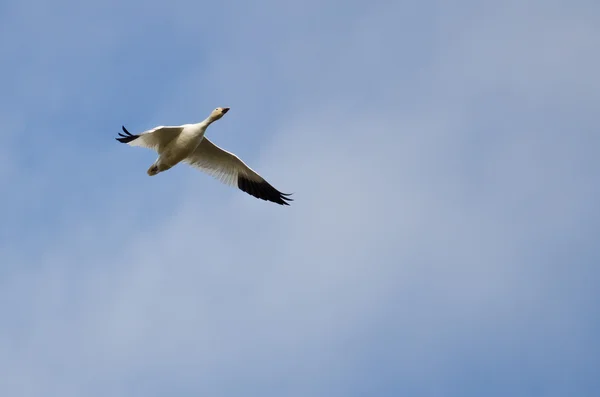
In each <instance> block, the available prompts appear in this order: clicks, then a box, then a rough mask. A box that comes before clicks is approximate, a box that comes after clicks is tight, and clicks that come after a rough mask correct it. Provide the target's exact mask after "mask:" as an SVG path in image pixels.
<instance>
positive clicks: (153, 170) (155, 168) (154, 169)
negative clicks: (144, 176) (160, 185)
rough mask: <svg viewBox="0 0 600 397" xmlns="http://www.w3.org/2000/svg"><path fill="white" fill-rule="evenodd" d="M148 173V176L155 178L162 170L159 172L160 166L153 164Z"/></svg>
mask: <svg viewBox="0 0 600 397" xmlns="http://www.w3.org/2000/svg"><path fill="white" fill-rule="evenodd" d="M147 172H148V175H149V176H154V175H156V174H158V173H159V172H160V170H159V168H158V165H157V164H152V165H151V166H150V168H148V171H147Z"/></svg>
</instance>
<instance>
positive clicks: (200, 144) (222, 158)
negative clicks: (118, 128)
mask: <svg viewBox="0 0 600 397" xmlns="http://www.w3.org/2000/svg"><path fill="white" fill-rule="evenodd" d="M228 111H229V108H216V109H215V110H214V111H213V112H212V113H211V114H210V116H208V117H207V118H206V119H204V120H203V121H201V122H200V123H196V124H184V125H180V126H159V127H155V128H153V129H151V130H148V131H144V132H142V133H141V134H139V135H133V134H131V133H130V132H129V131H127V129H126V128H125V127H124V126H123V132H124V133H125V134H119V135H120V136H121V138H116V139H117V140H118V141H119V142H122V143H126V144H129V145H130V146H141V147H145V148H148V149H152V150H155V151H156V152H157V153H158V158H157V159H156V161H155V162H154V164H152V165H151V166H150V168H148V171H147V172H148V175H150V176H154V175H156V174H159V173H161V172H164V171H167V170H168V169H170V168H173V167H174V166H175V165H177V164H179V163H180V162H182V161H183V162H186V163H188V164H189V165H191V166H194V167H196V168H198V169H200V170H201V171H204V172H206V173H208V174H210V175H212V176H214V177H216V178H218V179H220V180H221V181H222V182H224V183H226V184H229V185H232V186H236V187H238V188H239V189H240V190H242V191H244V192H246V193H248V194H250V195H252V196H254V197H256V198H260V199H262V200H267V201H272V202H274V203H277V204H281V205H289V204H288V203H287V201H292V199H291V198H289V197H288V196H289V194H285V193H281V192H280V191H278V190H277V189H275V188H274V187H273V186H271V185H270V184H269V183H268V182H267V181H266V180H264V179H263V178H262V177H261V176H260V175H259V174H257V173H256V172H255V171H254V170H252V169H251V168H250V167H248V166H247V165H246V164H245V163H244V162H243V161H242V160H240V158H239V157H237V156H236V155H234V154H233V153H229V152H228V151H226V150H223V149H221V148H220V147H218V146H217V145H215V144H214V143H212V142H211V141H209V140H208V138H205V137H204V134H205V133H206V129H207V128H208V126H209V125H210V124H212V123H213V122H214V121H216V120H219V119H220V118H221V117H223V115H224V114H225V113H227V112H228Z"/></svg>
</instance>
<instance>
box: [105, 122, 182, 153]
mask: <svg viewBox="0 0 600 397" xmlns="http://www.w3.org/2000/svg"><path fill="white" fill-rule="evenodd" d="M122 128H123V132H124V133H125V134H121V133H119V136H120V137H121V138H115V139H116V140H117V141H119V142H121V143H127V144H128V145H130V146H141V147H145V148H147V149H153V150H158V149H160V148H162V147H165V146H166V145H167V144H168V143H169V142H171V141H172V140H173V139H174V138H175V137H176V136H177V135H179V133H180V132H181V130H183V126H164V125H161V126H158V127H154V128H152V129H151V130H148V131H144V132H142V133H141V134H138V135H133V134H131V133H130V132H129V131H127V128H125V126H123V127H122Z"/></svg>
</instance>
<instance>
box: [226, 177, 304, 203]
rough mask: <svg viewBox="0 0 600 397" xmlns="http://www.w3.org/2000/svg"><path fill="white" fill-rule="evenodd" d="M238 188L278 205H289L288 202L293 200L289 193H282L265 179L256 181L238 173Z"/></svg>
mask: <svg viewBox="0 0 600 397" xmlns="http://www.w3.org/2000/svg"><path fill="white" fill-rule="evenodd" d="M238 188H239V189H240V190H242V191H244V192H246V193H248V194H250V195H251V196H254V197H256V198H259V199H261V200H265V201H271V202H273V203H276V204H279V205H290V204H289V203H288V202H289V201H294V199H292V198H290V197H289V196H290V195H291V193H282V192H280V191H279V190H277V189H275V188H274V187H273V186H271V185H270V184H269V183H268V182H267V181H261V182H256V181H252V180H250V179H247V178H245V177H243V176H241V175H240V176H238Z"/></svg>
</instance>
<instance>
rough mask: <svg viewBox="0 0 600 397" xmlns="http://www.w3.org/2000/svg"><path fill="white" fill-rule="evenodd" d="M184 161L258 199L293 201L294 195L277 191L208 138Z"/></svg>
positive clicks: (276, 201)
mask: <svg viewBox="0 0 600 397" xmlns="http://www.w3.org/2000/svg"><path fill="white" fill-rule="evenodd" d="M184 161H185V162H187V163H188V164H190V165H191V166H193V167H195V168H198V169H199V170H201V171H203V172H205V173H207V174H209V175H212V176H213V177H215V178H217V179H219V180H220V181H221V182H223V183H225V184H228V185H230V186H234V187H237V188H239V189H240V190H242V191H244V192H246V193H248V194H250V195H252V196H254V197H256V198H259V199H262V200H266V201H272V202H274V203H277V204H281V205H289V204H288V203H287V201H293V199H291V198H289V196H290V194H286V193H281V192H280V191H279V190H277V189H275V188H274V187H273V186H271V184H269V182H267V181H266V180H264V178H263V177H261V176H260V175H258V173H256V172H255V171H254V170H253V169H252V168H250V167H248V166H247V165H246V164H245V163H244V162H243V161H242V160H240V158H239V157H238V156H236V155H235V154H233V153H230V152H228V151H226V150H223V149H221V148H220V147H218V146H217V145H215V144H214V143H212V142H211V141H209V140H208V138H206V137H204V139H202V142H200V145H198V147H197V148H196V150H195V151H194V152H193V153H192V154H191V155H189V156H188V157H187V158H185V159H184Z"/></svg>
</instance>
